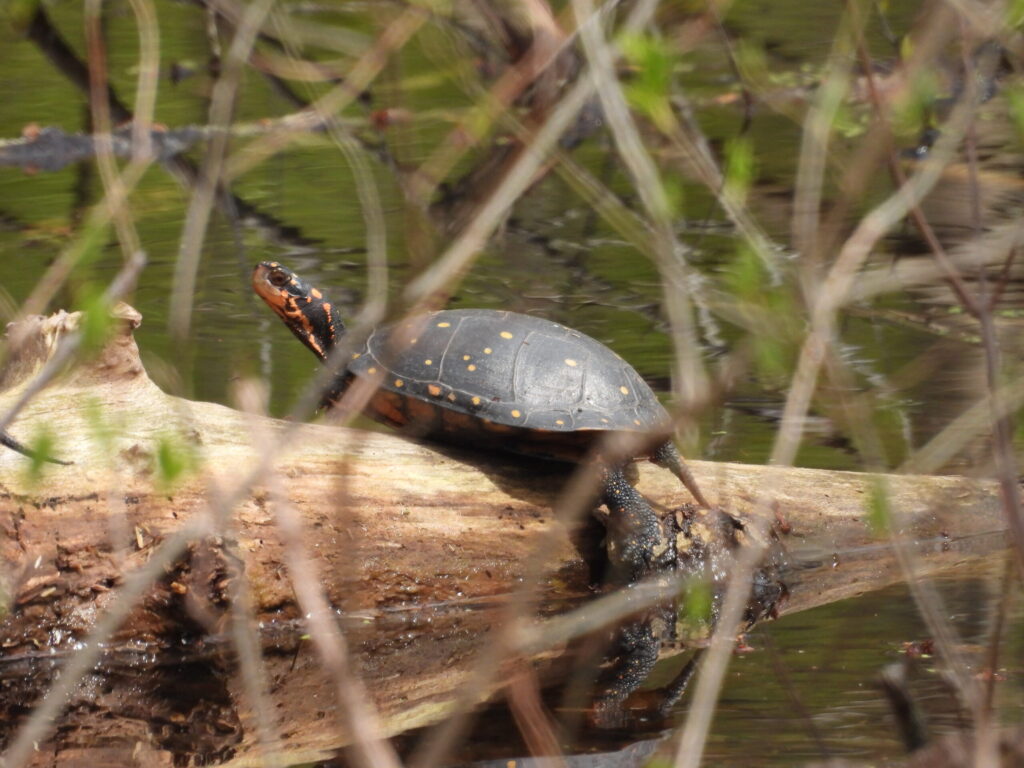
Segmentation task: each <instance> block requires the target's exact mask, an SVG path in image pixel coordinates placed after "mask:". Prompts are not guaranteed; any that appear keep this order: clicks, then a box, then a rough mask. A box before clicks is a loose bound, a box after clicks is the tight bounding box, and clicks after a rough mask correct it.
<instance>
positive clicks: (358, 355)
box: [352, 352, 362, 360]
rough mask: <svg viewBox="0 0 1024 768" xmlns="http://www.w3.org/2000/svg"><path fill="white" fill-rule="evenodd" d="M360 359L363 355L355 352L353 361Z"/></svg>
mask: <svg viewBox="0 0 1024 768" xmlns="http://www.w3.org/2000/svg"><path fill="white" fill-rule="evenodd" d="M360 357H362V355H361V354H360V353H359V352H353V353H352V359H353V360H358V359H359V358H360Z"/></svg>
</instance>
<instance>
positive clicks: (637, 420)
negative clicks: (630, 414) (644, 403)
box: [633, 419, 640, 427]
mask: <svg viewBox="0 0 1024 768" xmlns="http://www.w3.org/2000/svg"><path fill="white" fill-rule="evenodd" d="M633 423H634V424H636V425H637V426H638V427H639V426H640V419H633Z"/></svg>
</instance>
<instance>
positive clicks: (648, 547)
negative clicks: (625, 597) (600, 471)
mask: <svg viewBox="0 0 1024 768" xmlns="http://www.w3.org/2000/svg"><path fill="white" fill-rule="evenodd" d="M601 501H602V502H603V503H604V504H605V506H607V507H608V513H609V514H608V526H607V527H608V530H607V533H606V538H607V542H608V543H607V550H608V560H609V562H610V563H611V566H612V574H613V581H614V582H617V583H625V584H633V583H635V582H637V581H640V580H641V579H643V578H644V577H646V576H648V575H649V574H651V573H652V572H654V571H657V570H662V569H663V568H665V567H666V566H668V565H669V563H667V562H666V557H667V556H670V555H671V553H669V552H668V550H669V548H670V547H669V544H668V543H667V542H666V541H665V537H664V536H663V535H662V530H661V523H660V521H659V520H658V516H657V515H656V514H654V510H653V509H651V505H650V504H648V503H647V500H646V499H645V498H644V497H643V496H641V495H640V493H639V492H638V491H637V490H636V488H634V487H633V486H632V485H630V483H629V481H628V480H626V475H625V472H624V471H623V469H622V467H614V468H606V469H605V470H604V488H603V489H602V491H601Z"/></svg>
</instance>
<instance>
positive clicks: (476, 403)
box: [473, 397, 480, 405]
mask: <svg viewBox="0 0 1024 768" xmlns="http://www.w3.org/2000/svg"><path fill="white" fill-rule="evenodd" d="M473 405H480V398H479V397H474V398H473Z"/></svg>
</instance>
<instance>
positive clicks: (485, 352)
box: [484, 347, 494, 355]
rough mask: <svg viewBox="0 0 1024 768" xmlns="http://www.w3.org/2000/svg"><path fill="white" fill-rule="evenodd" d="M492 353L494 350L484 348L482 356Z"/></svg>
mask: <svg viewBox="0 0 1024 768" xmlns="http://www.w3.org/2000/svg"><path fill="white" fill-rule="evenodd" d="M493 351H494V350H493V349H491V348H490V347H484V354H485V355H489V354H491V352H493Z"/></svg>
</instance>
